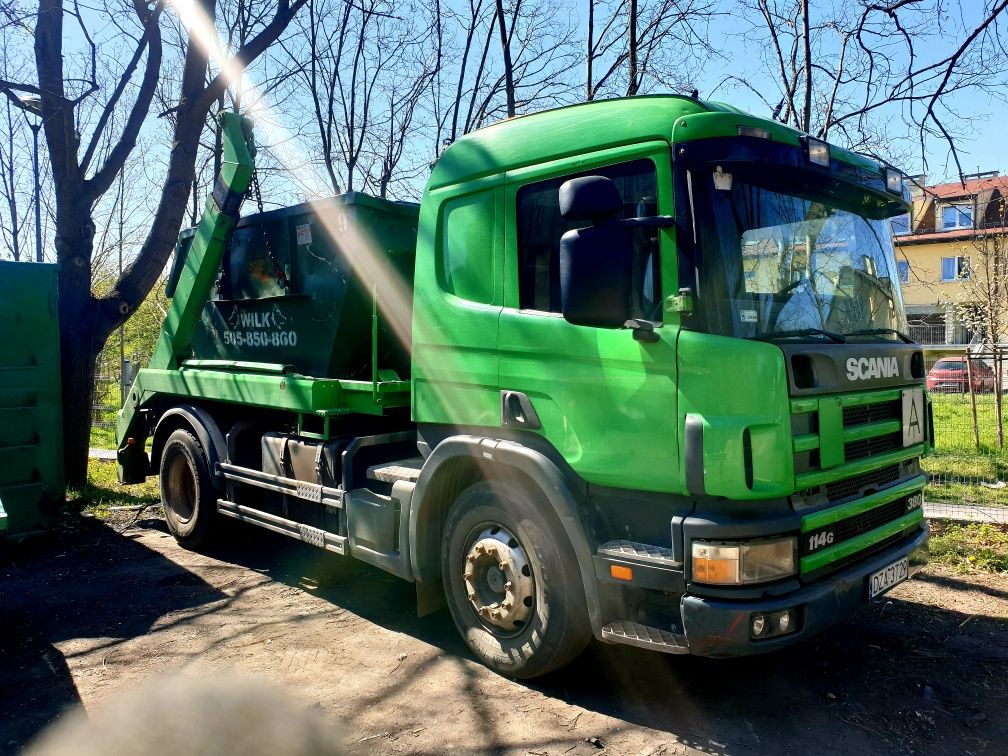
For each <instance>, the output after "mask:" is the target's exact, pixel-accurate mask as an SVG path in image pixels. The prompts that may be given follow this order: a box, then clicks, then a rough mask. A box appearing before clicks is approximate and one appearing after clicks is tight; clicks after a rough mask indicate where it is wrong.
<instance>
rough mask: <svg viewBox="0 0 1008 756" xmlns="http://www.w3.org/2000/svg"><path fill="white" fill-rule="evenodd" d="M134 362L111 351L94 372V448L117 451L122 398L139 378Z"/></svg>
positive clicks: (92, 437)
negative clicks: (117, 420) (121, 358)
mask: <svg viewBox="0 0 1008 756" xmlns="http://www.w3.org/2000/svg"><path fill="white" fill-rule="evenodd" d="M135 364H136V363H135V362H131V361H130V360H121V361H120V358H119V357H118V356H117V355H112V354H110V350H106V351H105V352H102V354H101V356H100V357H99V359H98V369H97V370H96V372H95V388H94V398H93V404H92V405H91V446H92V447H93V448H97V449H114V448H115V446H116V443H115V425H116V415H117V414H118V413H119V408H120V407H121V406H122V402H123V397H125V396H126V392H127V391H129V387H130V384H131V383H132V382H133V377H134V376H135V375H136V368H135Z"/></svg>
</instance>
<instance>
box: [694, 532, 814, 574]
mask: <svg viewBox="0 0 1008 756" xmlns="http://www.w3.org/2000/svg"><path fill="white" fill-rule="evenodd" d="M795 546H796V539H795V538H793V537H790V538H775V539H773V540H768V541H751V542H736V543H712V542H710V541H693V546H692V556H693V559H692V566H693V571H692V572H693V581H694V582H696V583H707V584H709V585H746V584H749V583H769V582H770V581H772V580H779V579H780V578H784V577H788V576H789V575H793V574H794V573H795Z"/></svg>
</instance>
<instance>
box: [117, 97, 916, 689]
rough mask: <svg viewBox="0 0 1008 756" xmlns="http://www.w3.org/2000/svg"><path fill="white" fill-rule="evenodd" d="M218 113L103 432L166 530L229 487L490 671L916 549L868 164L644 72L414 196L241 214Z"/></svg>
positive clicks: (909, 408) (820, 592)
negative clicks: (195, 209) (193, 222)
mask: <svg viewBox="0 0 1008 756" xmlns="http://www.w3.org/2000/svg"><path fill="white" fill-rule="evenodd" d="M221 118H222V130H223V135H224V139H223V155H222V169H221V174H220V176H219V177H218V180H217V183H216V185H215V189H214V192H213V195H212V196H211V197H210V198H208V200H207V204H206V209H205V211H204V213H203V215H202V218H201V220H200V223H199V225H198V227H197V228H196V229H195V230H194V231H192V232H188V233H185V234H183V237H182V239H180V243H179V246H178V248H177V250H176V255H175V260H174V263H173V267H172V271H171V275H170V277H169V283H168V289H169V295H170V296H171V304H170V309H169V312H168V314H167V317H166V318H165V323H164V327H163V330H162V333H161V335H160V338H159V341H158V344H157V347H156V350H155V352H154V355H153V357H152V359H151V362H150V366H149V367H148V368H145V369H144V370H141V371H140V372H139V374H138V376H137V378H136V381H135V383H134V385H133V387H132V389H131V391H130V393H129V396H128V398H127V401H126V404H125V406H124V407H123V409H122V411H121V413H120V416H119V419H118V429H117V433H118V438H119V448H118V468H119V477H120V480H121V481H122V482H124V483H132V482H138V481H140V480H143V479H144V478H145V477H146V476H148V475H152V474H159V475H160V486H161V493H162V500H163V503H164V507H165V514H166V519H167V522H168V526H169V529H170V530H171V532H172V533H173V535H174V536H175V537H176V538H177V539H178V540H179V542H180V543H182V544H183V545H184V546H187V547H192V548H195V547H198V546H199V544H200V543H202V542H203V541H204V540H205V539H206V538H208V537H209V536H210V535H211V534H212V533H213V532H214V530H215V528H217V526H218V525H219V524H220V518H221V517H228V518H232V519H237V520H241V521H244V522H247V523H252V524H254V525H257V526H260V527H263V528H267V529H269V530H273V531H276V532H279V533H282V534H284V535H287V536H290V537H293V538H296V539H299V540H301V541H304V542H305V543H308V544H311V545H314V546H317V547H319V548H322V549H326V550H328V551H330V552H334V553H336V554H340V555H344V556H349V557H353V558H357V559H360V560H362V561H365V562H368V563H370V564H373V565H375V566H377V567H379V568H381V569H383V570H386V571H388V572H390V573H392V574H394V575H396V576H398V577H400V578H402V579H404V580H408V581H411V582H414V583H415V585H416V591H417V606H418V611H419V612H420V614H426V613H428V612H431V611H434V610H436V609H438V608H441V607H443V606H444V605H445V604H447V606H448V608H449V609H450V611H451V613H452V616H453V618H454V620H455V623H456V625H457V627H458V629H459V631H460V633H461V634H462V636H463V638H465V640H466V642H467V644H468V645H469V647H470V649H471V650H472V651H473V653H474V654H475V655H476V657H477V658H479V659H480V660H481V661H482V662H484V663H485V664H487V665H488V666H490V667H491V668H493V669H495V670H497V671H499V672H501V673H503V674H507V675H511V676H514V677H519V678H529V677H535V676H537V675H541V674H544V673H546V672H548V671H550V670H553V669H556V668H557V667H559V666H561V665H563V664H565V663H567V662H569V661H570V660H571V659H573V658H574V657H575V656H576V655H577V654H578V653H580V651H581V650H582V649H583V648H584V646H585V645H586V644H587V643H588V641H589V640H590V639H591V638H592V637H593V636H594V637H595V638H598V639H599V640H601V641H604V642H609V643H625V644H630V645H635V646H639V647H643V648H647V649H652V650H656V651H662V652H667V653H675V654H684V653H689V654H695V655H702V656H737V655H745V654H752V653H761V652H766V651H771V650H773V649H776V648H779V647H781V646H784V645H787V644H791V643H794V642H797V641H799V640H801V639H803V638H806V637H808V636H810V635H813V634H815V633H817V632H819V631H821V630H823V629H824V628H826V627H828V626H830V625H831V624H833V623H835V622H837V621H838V620H840V619H841V618H843V617H845V616H847V615H848V614H850V613H851V612H853V611H854V610H855V609H856V608H858V607H859V606H862V605H864V604H866V603H867V602H868V601H870V600H873V599H875V598H877V597H878V596H880V595H882V594H883V593H884V592H885V591H886V590H888V589H889V588H891V587H892V586H893V585H895V584H897V583H899V582H901V581H902V580H904V579H906V578H907V577H909V576H910V575H912V574H913V573H914V572H915V571H916V570H917V569H919V568H920V566H921V565H922V564H924V562H925V561H926V557H927V538H928V528H927V524H926V521H925V520H924V518H923V512H922V499H923V495H922V489H923V486H924V483H925V476H924V474H923V473H922V471H921V468H920V457H921V456H922V455H923V454H925V453H927V452H928V451H929V450H930V448H931V446H932V444H933V427H932V426H933V421H932V419H931V418H932V415H931V408H930V401H929V400H928V397H927V393H926V391H925V389H924V387H923V383H924V362H923V354H922V352H921V350H920V348H919V346H917V345H916V344H913V343H911V342H910V340H909V339H908V338H906V337H905V336H903V332H904V331H905V316H904V315H903V305H902V299H901V295H900V292H899V281H898V277H897V275H896V273H895V263H894V260H893V256H892V245H891V239H889V238H888V235H887V230H888V225H887V222H886V219H887V218H888V217H891V216H893V215H896V214H900V213H903V212H905V211H906V208H907V198H906V190H905V186H904V184H903V182H902V177H901V176H900V175H899V174H898V172H896V171H894V170H893V169H892V168H890V167H888V166H884V165H880V164H878V163H876V162H875V161H873V160H870V159H868V158H865V157H863V156H860V155H856V154H853V153H850V152H847V151H845V150H842V149H839V148H837V147H835V146H832V145H828V144H826V143H825V142H821V141H819V140H816V139H814V138H811V137H809V136H808V135H804V134H801V133H799V132H797V131H794V130H793V129H790V128H789V127H786V126H784V125H782V124H779V123H776V122H772V121H768V120H765V119H760V118H756V117H753V116H750V115H747V114H745V113H743V112H741V111H738V110H736V109H734V108H731V107H729V106H726V105H722V104H718V103H709V102H703V101H700V100H697V99H695V98H690V97H680V96H671V95H669V96H647V97H635V98H629V99H623V100H612V101H605V102H593V103H586V104H583V105H576V106H570V107H566V108H560V109H557V110H553V111H547V112H544V113H539V114H535V115H530V116H525V117H520V118H516V119H510V120H508V121H505V122H503V123H500V124H497V125H495V126H491V127H488V128H486V129H483V130H480V131H477V132H474V133H473V134H470V135H467V136H465V137H463V138H461V139H459V140H458V141H456V142H455V143H454V144H452V145H450V146H449V147H448V148H447V149H446V150H445V152H444V153H443V154H442V155H441V157H440V158H439V160H438V161H437V163H436V165H435V166H434V168H433V170H432V173H431V176H430V179H429V181H428V184H427V187H426V189H425V191H424V196H423V200H422V202H421V203H420V205H419V206H417V205H414V204H409V203H393V202H387V201H384V200H379V199H375V198H370V197H366V196H364V195H360V194H349V195H343V196H342V197H339V198H336V199H334V200H332V201H329V202H327V203H318V204H314V205H306V206H297V207H295V208H290V209H286V210H282V211H271V213H262V212H260V213H259V214H258V215H253V216H249V217H246V218H242V219H241V220H240V221H239V212H240V208H241V205H242V200H243V199H244V198H245V196H246V195H247V194H248V193H249V188H250V186H251V185H252V183H253V181H254V154H255V148H254V144H253V139H252V127H251V124H250V123H249V122H248V121H246V120H244V119H243V118H241V117H239V116H237V115H234V114H225V115H223V116H222V117H221ZM327 276H328V277H327ZM319 308H324V309H319Z"/></svg>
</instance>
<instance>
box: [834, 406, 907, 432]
mask: <svg viewBox="0 0 1008 756" xmlns="http://www.w3.org/2000/svg"><path fill="white" fill-rule="evenodd" d="M902 414H903V404H902V403H901V402H899V401H891V402H878V403H877V404H861V405H858V406H856V407H844V408H843V424H844V427H845V428H849V427H850V426H852V425H865V424H866V423H880V422H882V421H883V420H899V419H901V418H902Z"/></svg>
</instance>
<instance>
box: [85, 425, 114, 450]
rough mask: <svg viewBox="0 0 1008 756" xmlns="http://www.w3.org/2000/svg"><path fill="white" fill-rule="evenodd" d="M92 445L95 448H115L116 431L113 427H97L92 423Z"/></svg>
mask: <svg viewBox="0 0 1008 756" xmlns="http://www.w3.org/2000/svg"><path fill="white" fill-rule="evenodd" d="M90 446H91V448H93V449H115V448H116V439H115V431H114V430H113V429H112V428H97V427H95V426H93V425H92V426H91V441H90Z"/></svg>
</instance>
